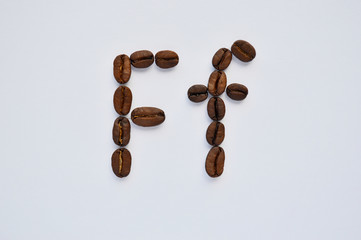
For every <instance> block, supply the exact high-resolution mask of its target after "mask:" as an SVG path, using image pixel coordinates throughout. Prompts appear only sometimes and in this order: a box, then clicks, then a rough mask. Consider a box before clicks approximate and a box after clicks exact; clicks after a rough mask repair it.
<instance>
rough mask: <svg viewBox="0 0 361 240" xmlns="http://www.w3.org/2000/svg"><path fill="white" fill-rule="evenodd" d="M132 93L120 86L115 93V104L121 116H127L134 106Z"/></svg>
mask: <svg viewBox="0 0 361 240" xmlns="http://www.w3.org/2000/svg"><path fill="white" fill-rule="evenodd" d="M132 99H133V95H132V91H130V89H129V88H128V87H126V86H120V87H118V89H117V90H116V91H115V93H114V98H113V103H114V108H115V111H116V112H117V113H118V114H119V115H127V114H128V113H129V111H130V107H131V106H132Z"/></svg>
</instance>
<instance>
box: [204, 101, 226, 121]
mask: <svg viewBox="0 0 361 240" xmlns="http://www.w3.org/2000/svg"><path fill="white" fill-rule="evenodd" d="M207 112H208V116H209V117H210V118H211V119H212V120H214V121H219V120H222V119H223V117H224V115H225V114H226V105H225V104H224V102H223V100H222V99H221V98H219V97H212V98H211V99H209V101H208V104H207Z"/></svg>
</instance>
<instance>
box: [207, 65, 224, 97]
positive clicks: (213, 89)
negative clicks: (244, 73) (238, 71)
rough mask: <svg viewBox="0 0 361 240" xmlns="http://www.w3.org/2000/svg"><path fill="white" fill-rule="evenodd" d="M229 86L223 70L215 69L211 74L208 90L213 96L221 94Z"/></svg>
mask: <svg viewBox="0 0 361 240" xmlns="http://www.w3.org/2000/svg"><path fill="white" fill-rule="evenodd" d="M226 86H227V76H226V74H225V73H224V72H223V71H214V72H212V74H211V75H210V76H209V80H208V92H209V93H210V94H212V95H213V96H219V95H221V94H222V93H223V92H224V90H225V89H226Z"/></svg>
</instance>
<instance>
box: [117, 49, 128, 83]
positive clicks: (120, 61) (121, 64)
mask: <svg viewBox="0 0 361 240" xmlns="http://www.w3.org/2000/svg"><path fill="white" fill-rule="evenodd" d="M113 66H114V67H113V74H114V77H115V79H116V80H117V81H118V83H121V84H123V83H126V82H128V81H129V78H130V74H131V71H132V70H131V67H130V59H129V57H128V56H127V55H125V54H122V55H119V56H117V57H116V58H115V59H114V62H113Z"/></svg>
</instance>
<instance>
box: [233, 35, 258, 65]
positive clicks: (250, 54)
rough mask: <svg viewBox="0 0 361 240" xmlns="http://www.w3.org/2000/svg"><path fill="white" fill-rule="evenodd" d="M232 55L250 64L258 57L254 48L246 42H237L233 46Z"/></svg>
mask: <svg viewBox="0 0 361 240" xmlns="http://www.w3.org/2000/svg"><path fill="white" fill-rule="evenodd" d="M231 50H232V53H233V54H234V55H235V56H236V57H237V58H238V59H239V60H241V61H243V62H250V61H252V60H253V59H254V58H255V57H256V50H255V49H254V47H253V46H252V45H251V44H250V43H249V42H246V41H244V40H238V41H235V42H234V43H233V45H232V48H231Z"/></svg>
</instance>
